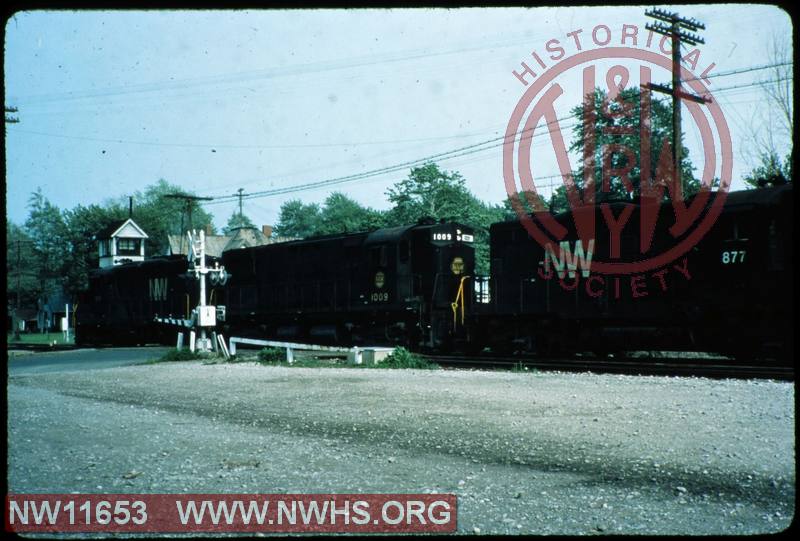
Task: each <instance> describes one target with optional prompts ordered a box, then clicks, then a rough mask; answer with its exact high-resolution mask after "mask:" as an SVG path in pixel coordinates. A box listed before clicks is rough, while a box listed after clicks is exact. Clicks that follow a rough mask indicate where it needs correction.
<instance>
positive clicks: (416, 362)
mask: <svg viewBox="0 0 800 541" xmlns="http://www.w3.org/2000/svg"><path fill="white" fill-rule="evenodd" d="M375 366H376V368H418V369H422V370H436V369H438V368H439V365H438V364H436V363H432V362H430V361H428V360H427V359H425V358H424V357H422V356H421V355H418V354H416V353H412V352H411V351H408V350H407V349H406V348H402V347H399V348H395V350H394V351H393V352H392V353H391V354H390V355H389V356H388V357H386V358H385V359H384V360H383V361H381V362H379V363H378V364H377V365H375Z"/></svg>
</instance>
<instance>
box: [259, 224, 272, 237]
mask: <svg viewBox="0 0 800 541" xmlns="http://www.w3.org/2000/svg"><path fill="white" fill-rule="evenodd" d="M261 232H262V233H264V236H265V237H267V238H270V237H271V236H272V226H271V225H262V226H261Z"/></svg>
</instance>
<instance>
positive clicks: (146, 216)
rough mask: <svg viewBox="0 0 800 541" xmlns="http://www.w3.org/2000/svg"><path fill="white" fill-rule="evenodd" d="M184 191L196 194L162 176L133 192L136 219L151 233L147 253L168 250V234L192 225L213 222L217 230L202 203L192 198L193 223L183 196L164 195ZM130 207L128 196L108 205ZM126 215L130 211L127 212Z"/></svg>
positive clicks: (183, 230)
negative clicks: (179, 197) (142, 189)
mask: <svg viewBox="0 0 800 541" xmlns="http://www.w3.org/2000/svg"><path fill="white" fill-rule="evenodd" d="M174 193H181V194H187V195H196V194H195V193H194V192H192V191H189V190H184V189H183V188H181V187H180V186H178V185H176V184H170V183H169V182H167V181H166V180H164V179H163V178H162V179H159V180H158V181H157V182H156V183H155V184H151V185H149V186H147V187H146V188H145V189H144V191H143V192H142V191H137V192H136V193H135V194H134V195H133V204H134V205H133V220H134V221H135V222H136V223H137V224H138V225H139V227H141V228H142V229H144V232H145V233H147V236H148V237H149V238H148V239H147V243H146V245H145V255H147V256H152V255H161V254H164V253H166V251H167V247H168V246H169V240H168V238H167V236H168V235H186V231H188V230H189V227H190V226H191V227H192V228H193V229H204V228H205V227H206V226H211V230H212V232H213V231H214V225H213V224H214V217H213V215H212V214H211V213H209V212H208V211H206V210H205V209H204V208H203V206H202V204H200V203H198V202H195V201H193V202H190V210H191V224H190V223H189V216H188V212H187V208H186V202H185V201H184V200H182V199H172V198H169V197H165V196H166V195H169V194H174ZM127 207H128V198H127V197H121V198H119V199H116V200H111V201H109V202H108V203H107V204H106V208H108V209H109V210H111V211H114V212H116V211H117V209H120V208H124V209H127ZM126 215H127V213H126Z"/></svg>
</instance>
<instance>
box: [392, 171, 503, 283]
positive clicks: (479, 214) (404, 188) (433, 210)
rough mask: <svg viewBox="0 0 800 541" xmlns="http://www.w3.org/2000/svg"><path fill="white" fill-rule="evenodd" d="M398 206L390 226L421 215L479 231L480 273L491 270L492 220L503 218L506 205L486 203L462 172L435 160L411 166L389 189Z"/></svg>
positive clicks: (408, 222)
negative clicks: (477, 195) (490, 227)
mask: <svg viewBox="0 0 800 541" xmlns="http://www.w3.org/2000/svg"><path fill="white" fill-rule="evenodd" d="M386 194H387V196H388V198H389V201H390V202H391V203H393V204H394V207H393V208H392V209H391V210H390V211H389V212H388V213H387V215H386V225H387V226H395V225H403V224H412V223H416V222H417V221H418V220H419V219H420V218H423V217H426V216H428V217H431V218H434V219H446V220H454V221H457V222H459V223H463V224H464V225H468V226H470V227H472V228H473V229H474V230H475V244H474V246H475V258H476V263H475V267H476V272H478V273H479V274H486V273H488V270H489V230H488V226H489V224H491V223H492V222H496V221H499V220H502V219H503V214H504V212H503V207H502V206H500V205H486V204H485V203H483V202H482V201H481V200H479V199H478V198H477V197H475V195H474V194H472V192H470V191H469V189H468V188H467V187H466V181H465V179H464V178H463V177H462V176H461V174H459V173H458V172H455V171H453V172H448V171H443V170H441V169H440V168H439V166H438V165H437V164H435V163H427V164H425V165H423V166H420V167H415V168H413V169H411V172H410V173H409V175H408V178H406V179H403V180H401V181H400V182H398V183H397V184H395V185H394V186H393V187H391V188H390V189H389V190H388V191H387V192H386Z"/></svg>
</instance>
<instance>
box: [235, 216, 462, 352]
mask: <svg viewBox="0 0 800 541" xmlns="http://www.w3.org/2000/svg"><path fill="white" fill-rule="evenodd" d="M472 242H473V231H472V229H470V228H469V227H466V226H463V225H460V224H456V223H445V222H443V221H442V222H435V221H433V220H420V222H419V223H417V224H415V225H411V226H402V227H394V228H389V229H379V230H376V231H372V232H369V233H367V232H363V233H352V234H344V235H329V236H324V237H316V238H309V239H304V240H298V241H291V242H285V243H277V244H270V245H265V246H255V247H250V248H241V249H235V250H228V251H226V252H225V253H224V254H223V257H222V262H223V264H224V266H225V268H226V270H227V272H229V273H230V274H231V275H232V279H231V281H230V282H229V284H228V288H227V322H226V326H225V329H226V330H225V334H226V335H228V336H233V335H244V336H247V335H252V336H257V337H269V338H273V339H279V340H286V341H297V342H312V343H336V344H352V345H359V344H370V345H373V344H374V345H379V344H387V345H394V344H402V345H406V346H409V347H411V348H414V349H421V348H426V349H445V348H450V347H453V346H454V345H455V344H456V343H458V342H461V341H464V340H466V339H467V335H466V329H465V326H464V323H465V321H464V315H465V312H466V311H467V310H469V303H470V301H471V297H472V295H471V294H470V288H471V286H470V285H469V280H470V278H471V276H472V274H473V269H474V263H475V261H474V250H473V246H472Z"/></svg>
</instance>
